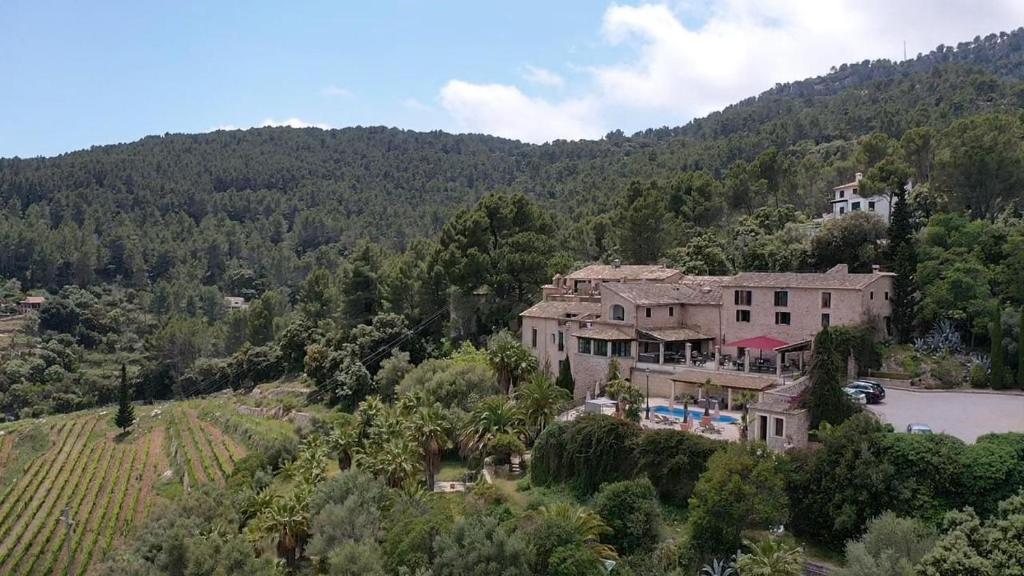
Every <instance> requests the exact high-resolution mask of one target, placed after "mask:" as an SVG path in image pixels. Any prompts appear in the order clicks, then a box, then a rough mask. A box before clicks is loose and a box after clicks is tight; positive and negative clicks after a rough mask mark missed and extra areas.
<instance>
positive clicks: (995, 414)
mask: <svg viewBox="0 0 1024 576" xmlns="http://www.w3.org/2000/svg"><path fill="white" fill-rule="evenodd" d="M885 393H886V399H885V402H883V403H881V404H874V405H871V406H868V409H870V410H871V411H872V412H875V413H876V414H878V415H879V416H881V418H882V420H884V421H885V422H888V423H890V424H892V425H893V426H894V427H895V428H896V431H897V432H903V431H905V430H906V428H907V424H910V423H912V422H914V423H922V424H927V425H929V426H930V427H931V429H932V430H933V431H935V432H945V433H946V434H950V435H952V436H956V437H957V438H960V439H961V440H963V441H964V442H974V441H975V440H977V439H978V436H983V435H985V434H988V433H989V432H1024V395H1011V394H985V393H970V392H938V391H935V392H928V391H910V390H900V389H896V388H888V387H887V388H886V390H885Z"/></svg>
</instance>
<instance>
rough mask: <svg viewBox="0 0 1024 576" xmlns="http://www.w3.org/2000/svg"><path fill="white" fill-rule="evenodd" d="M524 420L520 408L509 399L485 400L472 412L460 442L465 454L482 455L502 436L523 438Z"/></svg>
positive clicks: (495, 397)
mask: <svg viewBox="0 0 1024 576" xmlns="http://www.w3.org/2000/svg"><path fill="white" fill-rule="evenodd" d="M522 426H523V419H522V413H521V412H520V410H519V407H518V406H516V404H515V402H513V401H512V400H511V399H509V398H505V397H503V396H491V397H490V398H484V399H483V400H481V401H480V402H479V403H477V405H476V406H475V407H474V408H473V411H472V412H470V414H469V418H468V419H467V421H466V424H465V425H464V426H463V429H462V434H461V435H460V440H461V444H462V450H463V452H465V453H470V454H481V453H483V452H484V450H486V449H487V445H488V444H490V443H491V441H492V440H494V438H495V437H497V436H499V435H501V434H508V435H510V436H516V437H521V436H522V432H523V428H522Z"/></svg>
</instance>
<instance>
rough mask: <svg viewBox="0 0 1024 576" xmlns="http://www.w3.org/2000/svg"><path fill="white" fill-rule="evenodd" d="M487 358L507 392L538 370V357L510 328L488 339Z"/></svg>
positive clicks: (502, 388) (502, 387)
mask: <svg viewBox="0 0 1024 576" xmlns="http://www.w3.org/2000/svg"><path fill="white" fill-rule="evenodd" d="M487 360H488V362H490V364H491V368H493V369H494V372H495V373H496V374H497V375H498V384H499V386H500V387H501V390H502V391H503V392H504V393H505V394H512V392H513V391H514V390H515V387H516V385H518V384H519V382H520V381H521V380H522V379H523V378H525V377H526V376H527V375H528V374H531V373H533V372H534V371H536V370H537V359H536V358H535V357H534V356H533V354H530V351H529V350H527V349H526V348H525V347H523V345H522V344H521V343H520V342H519V339H517V338H516V337H515V336H513V335H512V333H511V332H509V331H508V330H502V331H501V332H498V333H497V334H495V335H493V336H491V337H490V338H489V339H488V340H487Z"/></svg>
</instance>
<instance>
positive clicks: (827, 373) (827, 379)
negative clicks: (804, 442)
mask: <svg viewBox="0 0 1024 576" xmlns="http://www.w3.org/2000/svg"><path fill="white" fill-rule="evenodd" d="M845 378H846V358H845V356H844V355H843V354H842V352H841V351H840V350H839V349H838V347H837V345H836V340H835V338H834V337H833V335H832V330H831V329H829V328H825V329H824V330H822V331H821V332H818V335H817V336H815V337H814V352H813V355H812V356H811V374H810V379H811V386H810V390H809V392H808V395H807V400H806V407H807V409H808V410H809V411H810V413H811V428H815V429H816V428H818V427H819V426H820V425H821V423H822V422H828V423H829V424H831V425H833V426H836V425H838V424H840V423H842V422H843V421H844V420H846V419H847V418H849V417H850V416H852V415H853V413H854V412H855V411H856V408H855V407H854V405H853V403H852V402H850V399H849V398H847V397H846V393H845V392H843V389H842V386H843V381H844V380H845Z"/></svg>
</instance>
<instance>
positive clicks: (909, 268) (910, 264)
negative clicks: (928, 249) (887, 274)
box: [892, 199, 917, 344]
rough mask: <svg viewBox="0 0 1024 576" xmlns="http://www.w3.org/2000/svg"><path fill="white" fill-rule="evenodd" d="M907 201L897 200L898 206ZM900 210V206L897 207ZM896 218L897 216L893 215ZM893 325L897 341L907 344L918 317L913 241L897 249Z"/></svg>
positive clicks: (915, 261)
mask: <svg viewBox="0 0 1024 576" xmlns="http://www.w3.org/2000/svg"><path fill="white" fill-rule="evenodd" d="M904 203H905V201H904V200H902V199H900V200H897V206H900V205H902V204H904ZM897 210H899V208H897ZM893 218H894V220H895V218H896V216H895V215H894V216H893ZM893 270H894V272H895V273H896V277H895V278H894V279H893V299H892V325H893V329H894V330H895V332H896V341H897V342H899V343H901V344H906V343H907V342H909V341H910V338H911V336H913V334H914V320H915V319H916V317H917V314H916V308H917V282H916V277H917V257H916V250H915V248H914V244H913V242H904V243H903V244H902V245H900V246H899V248H898V249H897V250H896V261H895V264H894V266H893Z"/></svg>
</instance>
